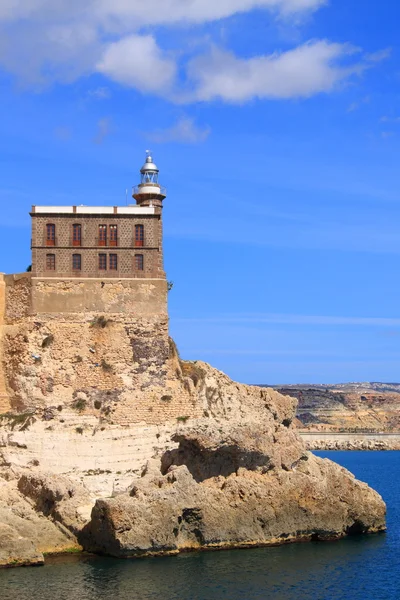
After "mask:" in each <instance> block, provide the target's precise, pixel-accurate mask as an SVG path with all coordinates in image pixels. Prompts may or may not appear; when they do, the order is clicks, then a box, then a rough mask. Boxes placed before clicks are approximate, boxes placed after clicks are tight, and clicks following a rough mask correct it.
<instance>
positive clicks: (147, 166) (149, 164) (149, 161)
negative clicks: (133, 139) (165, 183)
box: [140, 154, 158, 173]
mask: <svg viewBox="0 0 400 600" xmlns="http://www.w3.org/2000/svg"><path fill="white" fill-rule="evenodd" d="M148 171H156V172H157V173H158V168H157V165H156V164H154V163H153V158H152V156H151V154H148V156H147V157H146V162H145V163H144V165H143V167H142V168H141V169H140V172H141V173H147V172H148Z"/></svg>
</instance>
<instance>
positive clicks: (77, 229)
mask: <svg viewBox="0 0 400 600" xmlns="http://www.w3.org/2000/svg"><path fill="white" fill-rule="evenodd" d="M72 245H73V246H81V245H82V226H81V225H78V224H75V225H72Z"/></svg>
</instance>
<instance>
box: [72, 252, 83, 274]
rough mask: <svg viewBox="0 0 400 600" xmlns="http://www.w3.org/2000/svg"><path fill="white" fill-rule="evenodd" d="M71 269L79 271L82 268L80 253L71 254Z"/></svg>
mask: <svg viewBox="0 0 400 600" xmlns="http://www.w3.org/2000/svg"><path fill="white" fill-rule="evenodd" d="M72 270H73V271H81V270H82V256H81V255H80V254H73V255H72Z"/></svg>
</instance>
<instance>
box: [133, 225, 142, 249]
mask: <svg viewBox="0 0 400 600" xmlns="http://www.w3.org/2000/svg"><path fill="white" fill-rule="evenodd" d="M135 246H144V227H143V225H135Z"/></svg>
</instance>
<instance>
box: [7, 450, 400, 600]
mask: <svg viewBox="0 0 400 600" xmlns="http://www.w3.org/2000/svg"><path fill="white" fill-rule="evenodd" d="M316 454H318V455H319V456H322V457H324V458H330V459H332V460H334V461H336V462H338V463H339V464H341V465H343V466H344V467H346V468H347V469H349V470H350V471H352V472H353V473H354V474H355V475H356V477H357V478H358V479H361V480H362V481H366V482H367V483H369V484H370V485H371V486H372V487H374V488H375V489H376V490H377V491H378V492H379V493H380V494H381V495H382V496H383V498H384V500H385V501H386V503H387V508H388V519H387V525H388V531H387V533H386V534H377V535H370V536H359V537H352V538H348V539H345V540H341V541H337V542H313V543H303V544H291V545H287V546H280V547H274V548H258V549H250V550H229V551H218V552H198V553H193V554H182V555H180V556H177V557H167V558H152V559H136V560H118V559H111V558H102V557H93V556H84V557H78V556H68V557H58V558H53V559H49V560H48V561H47V564H46V566H44V567H25V568H17V569H5V570H1V571H0V600H256V599H257V600H270V599H271V600H272V599H273V600H400V452H316ZM0 544H1V540H0Z"/></svg>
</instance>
